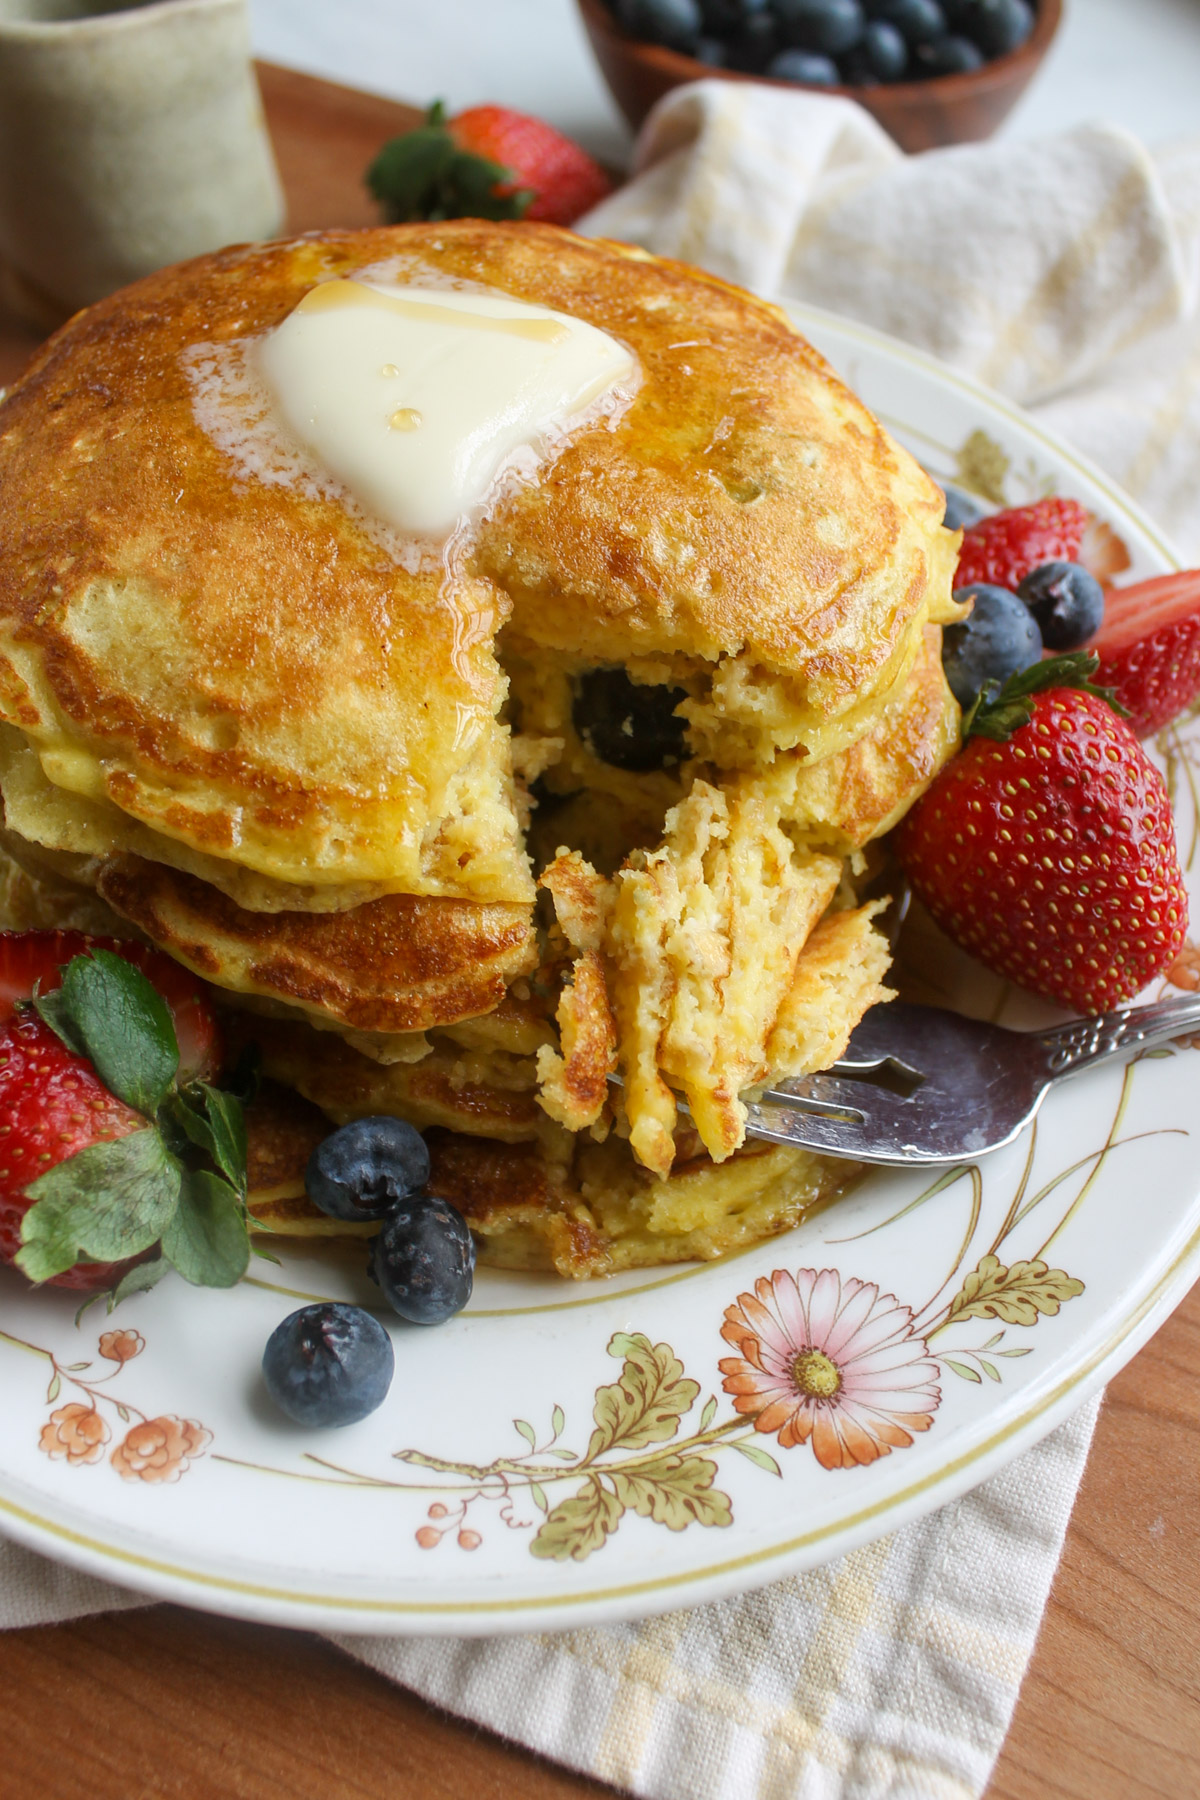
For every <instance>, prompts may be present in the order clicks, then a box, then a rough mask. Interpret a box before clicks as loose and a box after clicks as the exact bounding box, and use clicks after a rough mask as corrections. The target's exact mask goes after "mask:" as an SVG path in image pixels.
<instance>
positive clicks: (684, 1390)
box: [552, 1331, 700, 1516]
mask: <svg viewBox="0 0 1200 1800" xmlns="http://www.w3.org/2000/svg"><path fill="white" fill-rule="evenodd" d="M608 1354H609V1355H610V1356H620V1357H623V1358H624V1366H623V1368H622V1370H621V1373H620V1375H619V1376H618V1377H617V1379H616V1381H614V1382H613V1384H612V1386H611V1387H602V1388H597V1390H596V1404H595V1407H594V1408H593V1411H592V1417H593V1418H594V1420H595V1421H596V1429H595V1430H594V1431H593V1433H592V1436H591V1441H590V1442H589V1444H588V1448H587V1456H586V1458H585V1460H586V1461H587V1462H594V1461H595V1459H596V1458H597V1457H598V1456H600V1455H602V1454H603V1452H604V1451H605V1450H611V1449H612V1448H613V1446H614V1445H616V1444H620V1445H622V1446H623V1447H624V1448H625V1449H627V1450H639V1449H642V1448H644V1447H645V1446H646V1445H649V1444H661V1443H663V1442H665V1441H666V1439H667V1438H672V1437H674V1436H675V1433H676V1432H677V1431H678V1430H679V1421H680V1419H681V1418H682V1417H683V1415H684V1414H685V1413H686V1412H688V1411H690V1409H691V1408H692V1407H693V1406H694V1405H695V1403H696V1399H697V1397H698V1395H699V1393H700V1385H699V1383H698V1382H695V1381H692V1380H690V1379H689V1378H688V1377H687V1376H685V1375H684V1372H683V1364H682V1363H681V1362H680V1361H679V1358H678V1357H677V1356H676V1355H675V1352H674V1351H673V1350H672V1349H671V1346H670V1345H669V1344H651V1342H650V1340H649V1338H647V1337H643V1336H642V1335H641V1333H640V1332H638V1333H636V1334H634V1335H630V1333H628V1332H625V1331H618V1332H617V1333H616V1334H615V1336H614V1337H612V1338H611V1339H610V1340H609V1345H608ZM552 1516H553V1515H552Z"/></svg>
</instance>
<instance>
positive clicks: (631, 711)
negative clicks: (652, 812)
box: [571, 57, 837, 775]
mask: <svg viewBox="0 0 1200 1800" xmlns="http://www.w3.org/2000/svg"><path fill="white" fill-rule="evenodd" d="M819 60H820V61H821V62H828V58H827V57H821V58H820V59H819ZM772 66H774V65H772ZM829 67H830V68H831V69H833V79H834V81H836V80H837V70H836V69H835V68H834V66H833V64H832V63H829ZM786 79H789V80H796V79H799V77H786ZM686 699H687V693H686V691H685V690H684V689H683V688H677V687H642V686H640V685H639V684H638V683H637V682H633V681H630V679H629V677H628V675H627V674H626V673H625V671H624V669H587V670H585V671H584V673H583V674H582V675H581V676H580V677H579V679H578V681H577V683H576V690H575V704H574V706H573V707H572V709H571V718H572V720H573V722H574V725H575V729H576V731H577V732H578V733H579V735H580V737H581V738H582V739H583V742H584V744H585V745H586V747H587V748H588V749H589V750H590V751H591V753H592V755H593V756H595V757H597V758H598V759H599V761H600V762H605V763H611V765H612V766H613V768H615V769H632V770H633V771H634V772H635V773H636V774H639V775H644V774H646V773H647V772H648V771H649V770H651V769H665V768H669V767H670V766H671V765H672V764H673V763H678V762H682V761H683V759H684V757H685V756H686V754H687V746H686V742H685V739H684V723H683V720H682V719H677V718H676V717H675V708H676V707H677V706H678V705H679V702H680V701H681V700H686Z"/></svg>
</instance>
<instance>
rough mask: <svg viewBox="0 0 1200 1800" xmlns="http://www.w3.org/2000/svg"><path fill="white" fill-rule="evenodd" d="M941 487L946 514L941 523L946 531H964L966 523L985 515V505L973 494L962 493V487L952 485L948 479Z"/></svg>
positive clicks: (975, 520)
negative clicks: (944, 496) (944, 498)
mask: <svg viewBox="0 0 1200 1800" xmlns="http://www.w3.org/2000/svg"><path fill="white" fill-rule="evenodd" d="M942 489H943V491H944V493H945V495H946V516H945V518H944V519H943V520H942V524H943V525H944V526H945V527H946V530H947V531H964V530H965V529H966V527H967V526H968V525H975V524H977V523H978V521H979V520H980V519H983V518H986V517H987V512H988V509H987V507H986V506H985V505H984V504H983V501H982V500H977V499H976V498H975V496H974V494H967V493H964V491H963V489H962V488H957V487H952V486H951V484H950V483H949V482H948V481H943V482H942Z"/></svg>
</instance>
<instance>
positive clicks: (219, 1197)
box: [162, 1169, 250, 1287]
mask: <svg viewBox="0 0 1200 1800" xmlns="http://www.w3.org/2000/svg"><path fill="white" fill-rule="evenodd" d="M162 1247H163V1255H164V1256H165V1257H166V1259H167V1261H168V1262H169V1263H171V1264H172V1265H173V1266H174V1267H175V1268H176V1269H178V1270H179V1273H180V1274H181V1275H182V1276H183V1279H184V1280H185V1281H190V1282H191V1284H192V1286H193V1287H233V1286H234V1285H235V1284H236V1283H237V1282H239V1281H240V1280H241V1278H242V1276H243V1275H244V1274H245V1273H246V1265H247V1264H248V1263H249V1261H250V1234H249V1232H248V1231H247V1230H246V1218H245V1212H244V1210H243V1207H242V1203H241V1200H240V1199H239V1197H238V1195H237V1194H236V1193H235V1192H234V1190H233V1189H232V1188H231V1187H230V1185H229V1183H228V1182H227V1181H222V1180H221V1178H220V1176H219V1175H212V1174H210V1173H209V1172H208V1170H207V1169H197V1170H189V1171H188V1173H187V1175H186V1176H185V1178H184V1182H183V1191H182V1193H181V1195H180V1200H179V1205H178V1207H177V1208H176V1210H175V1214H174V1216H173V1218H172V1219H171V1221H170V1223H169V1225H168V1226H167V1228H166V1230H165V1231H164V1232H163V1234H162Z"/></svg>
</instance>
